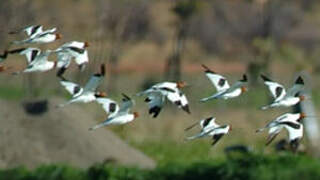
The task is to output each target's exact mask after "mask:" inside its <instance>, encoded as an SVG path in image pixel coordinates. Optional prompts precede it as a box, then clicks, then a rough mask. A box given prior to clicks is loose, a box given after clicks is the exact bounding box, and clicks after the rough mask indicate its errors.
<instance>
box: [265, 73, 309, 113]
mask: <svg viewBox="0 0 320 180" xmlns="http://www.w3.org/2000/svg"><path fill="white" fill-rule="evenodd" d="M261 78H262V79H263V81H264V84H265V85H266V86H267V87H268V89H269V91H270V93H271V95H272V97H273V98H274V101H273V103H271V104H269V105H267V106H263V107H262V108H261V109H263V110H265V109H268V108H274V107H290V106H293V105H296V104H298V103H299V102H301V101H303V100H305V98H306V97H305V96H304V95H299V94H300V92H301V91H302V90H303V88H304V81H303V79H302V77H301V76H299V77H298V78H297V80H296V81H295V83H294V85H293V86H292V87H291V88H290V89H289V90H288V91H287V92H286V90H285V88H284V87H283V85H281V84H279V83H277V82H274V81H272V80H271V79H269V78H268V77H266V76H264V75H261Z"/></svg>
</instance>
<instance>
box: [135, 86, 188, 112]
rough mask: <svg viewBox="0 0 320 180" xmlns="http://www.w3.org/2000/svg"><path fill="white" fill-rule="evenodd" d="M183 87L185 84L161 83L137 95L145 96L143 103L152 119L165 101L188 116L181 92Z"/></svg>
mask: <svg viewBox="0 0 320 180" xmlns="http://www.w3.org/2000/svg"><path fill="white" fill-rule="evenodd" d="M185 86H186V83H185V82H177V83H174V82H162V83H158V84H155V85H153V86H152V87H151V88H149V89H147V90H145V91H143V92H140V93H138V94H137V95H138V96H142V95H146V96H147V98H146V99H145V102H147V103H148V105H149V114H153V117H154V118H155V117H157V116H158V114H159V113H160V111H161V109H162V107H163V106H164V103H165V101H166V99H168V100H169V101H170V102H172V103H173V104H175V105H177V106H178V107H179V108H181V109H183V110H184V111H185V112H187V113H189V114H190V109H189V104H188V100H187V97H186V96H185V94H184V93H183V92H182V91H181V88H183V87H185Z"/></svg>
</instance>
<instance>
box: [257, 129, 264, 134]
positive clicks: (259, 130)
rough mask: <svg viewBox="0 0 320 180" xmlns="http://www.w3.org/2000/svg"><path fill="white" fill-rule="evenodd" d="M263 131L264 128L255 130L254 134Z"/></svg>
mask: <svg viewBox="0 0 320 180" xmlns="http://www.w3.org/2000/svg"><path fill="white" fill-rule="evenodd" d="M264 130H265V128H260V129H257V130H256V133H259V132H262V131H264Z"/></svg>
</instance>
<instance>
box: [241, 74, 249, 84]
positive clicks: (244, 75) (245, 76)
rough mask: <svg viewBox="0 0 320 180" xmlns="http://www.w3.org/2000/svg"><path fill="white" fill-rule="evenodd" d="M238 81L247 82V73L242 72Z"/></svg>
mask: <svg viewBox="0 0 320 180" xmlns="http://www.w3.org/2000/svg"><path fill="white" fill-rule="evenodd" d="M240 81H241V82H247V81H248V78H247V75H246V74H243V75H242V79H241V80H240Z"/></svg>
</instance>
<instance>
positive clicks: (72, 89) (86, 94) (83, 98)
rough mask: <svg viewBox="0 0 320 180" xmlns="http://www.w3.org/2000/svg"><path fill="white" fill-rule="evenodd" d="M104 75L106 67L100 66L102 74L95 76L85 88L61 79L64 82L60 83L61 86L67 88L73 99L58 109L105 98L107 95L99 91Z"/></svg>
mask: <svg viewBox="0 0 320 180" xmlns="http://www.w3.org/2000/svg"><path fill="white" fill-rule="evenodd" d="M104 75H105V66H104V64H102V65H101V66H100V73H96V74H93V75H92V76H91V77H90V79H89V81H88V82H87V83H86V85H85V86H84V87H81V86H80V85H78V84H76V83H73V82H70V81H67V80H66V79H64V78H62V77H61V78H62V80H61V81H60V84H61V85H62V86H64V87H65V88H66V90H67V91H68V92H69V93H70V94H71V95H72V98H71V100H69V101H68V102H66V103H64V104H60V105H58V107H64V106H65V105H68V104H72V103H79V102H82V103H88V102H92V101H94V100H96V98H97V97H105V96H106V94H105V93H104V92H99V91H97V88H98V86H99V85H100V83H101V81H102V80H103V78H104Z"/></svg>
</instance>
